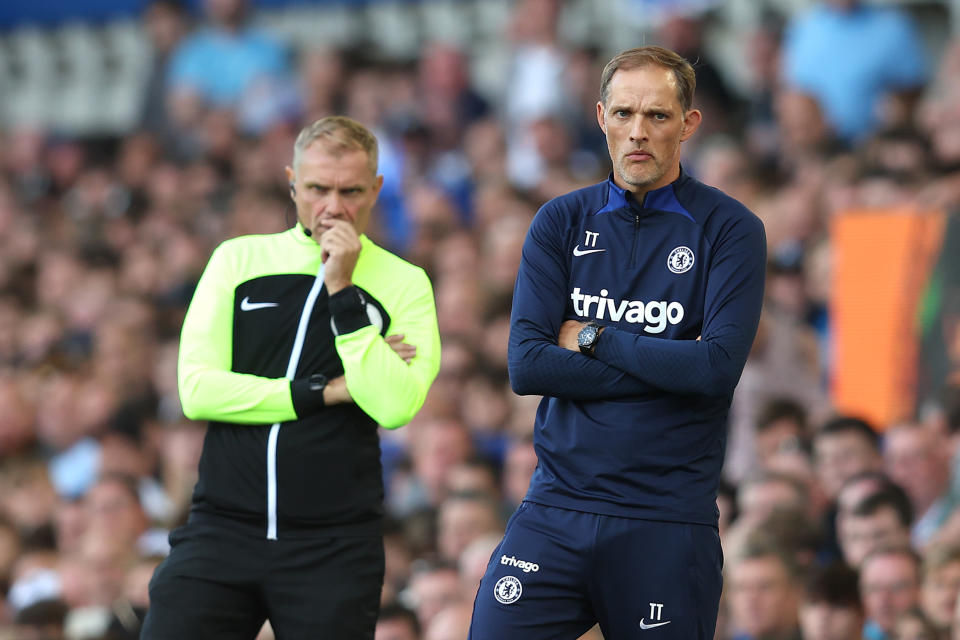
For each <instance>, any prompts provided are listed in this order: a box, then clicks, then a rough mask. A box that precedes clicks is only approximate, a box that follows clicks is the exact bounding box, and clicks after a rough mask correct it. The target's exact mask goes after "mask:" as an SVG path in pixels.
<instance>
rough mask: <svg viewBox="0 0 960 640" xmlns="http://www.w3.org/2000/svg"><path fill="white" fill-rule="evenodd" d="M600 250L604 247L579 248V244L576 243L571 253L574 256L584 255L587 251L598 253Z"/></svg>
mask: <svg viewBox="0 0 960 640" xmlns="http://www.w3.org/2000/svg"><path fill="white" fill-rule="evenodd" d="M601 251H606V249H581V248H580V245H577V246H576V247H574V248H573V255H574V256H576V257H578V258H579V257H580V256H585V255H587V254H588V253H600V252H601Z"/></svg>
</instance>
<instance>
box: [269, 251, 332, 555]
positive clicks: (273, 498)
mask: <svg viewBox="0 0 960 640" xmlns="http://www.w3.org/2000/svg"><path fill="white" fill-rule="evenodd" d="M322 288H323V264H321V265H320V270H319V271H317V277H316V278H315V279H314V281H313V286H312V287H311V288H310V293H308V294H307V301H306V302H304V303H303V311H302V312H300V324H298V325H297V337H296V338H295V339H294V341H293V351H291V352H290V361H289V362H288V363H287V375H286V377H287V380H293V378H294V376H295V375H297V364H299V363H300V353H301V352H302V351H303V342H304V340H305V339H306V337H307V325H308V324H310V314H311V313H313V305H314V304H315V303H316V302H317V296H319V295H320V289H322ZM279 435H280V423H279V422H275V423H273V426H272V427H270V436H269V438H267V540H276V539H277V437H278V436H279Z"/></svg>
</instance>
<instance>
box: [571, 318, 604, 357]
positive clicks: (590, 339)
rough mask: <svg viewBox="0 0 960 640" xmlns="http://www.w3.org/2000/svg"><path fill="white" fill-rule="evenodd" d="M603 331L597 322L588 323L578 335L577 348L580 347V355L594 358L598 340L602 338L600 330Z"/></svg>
mask: <svg viewBox="0 0 960 640" xmlns="http://www.w3.org/2000/svg"><path fill="white" fill-rule="evenodd" d="M601 329H603V327H602V326H600V325H599V324H598V323H596V322H588V323H587V324H586V326H584V327H583V329H580V333H578V334H577V346H579V347H580V353H582V354H584V355H587V356H593V350H594V349H596V348H597V338H599V337H600V330H601Z"/></svg>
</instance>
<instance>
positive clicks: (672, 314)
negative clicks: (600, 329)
mask: <svg viewBox="0 0 960 640" xmlns="http://www.w3.org/2000/svg"><path fill="white" fill-rule="evenodd" d="M608 295H610V292H609V291H607V290H606V289H600V295H599V296H593V295H590V294H588V293H580V287H576V288H575V289H574V290H573V293H571V294H570V299H571V300H573V310H574V312H575V313H576V314H577V315H578V316H581V317H584V318H590V317H593V318H596V319H597V320H606V319H610V320H613V321H614V322H620V321H621V320H622V321H624V322H629V323H631V324H646V325H647V326H645V327H644V328H643V330H644V331H646V332H647V333H660V332H662V331H663V330H664V329H666V328H667V323H669V324H678V323H679V322H680V321H681V320H683V305H682V304H680V303H679V302H669V301H667V300H650V301H647V302H644V301H643V300H614V299H613V298H608V297H607V296H608Z"/></svg>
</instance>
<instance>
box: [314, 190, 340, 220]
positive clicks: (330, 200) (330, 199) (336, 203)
mask: <svg viewBox="0 0 960 640" xmlns="http://www.w3.org/2000/svg"><path fill="white" fill-rule="evenodd" d="M344 205H345V202H344V199H343V196H342V195H340V194H339V193H337V192H336V191H331V192H330V193H329V194H328V195H327V197H326V198H324V199H323V202H321V203H320V213H327V214H329V215H342V214H344V213H346V207H345V206H344Z"/></svg>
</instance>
